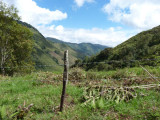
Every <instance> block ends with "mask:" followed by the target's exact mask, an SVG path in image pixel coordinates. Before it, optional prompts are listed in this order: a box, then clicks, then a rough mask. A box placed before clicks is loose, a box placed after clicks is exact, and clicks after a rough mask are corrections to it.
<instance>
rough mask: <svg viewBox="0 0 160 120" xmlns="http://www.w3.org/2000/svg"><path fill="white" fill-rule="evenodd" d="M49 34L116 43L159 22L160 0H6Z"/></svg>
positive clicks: (71, 40)
mask: <svg viewBox="0 0 160 120" xmlns="http://www.w3.org/2000/svg"><path fill="white" fill-rule="evenodd" d="M3 1H4V2H6V3H7V4H8V5H11V4H13V5H14V6H15V7H16V8H17V9H18V10H19V15H20V16H21V18H22V21H24V22H27V23H29V24H31V25H33V26H34V27H36V28H37V29H38V30H39V31H40V32H41V33H42V34H43V35H44V36H45V37H54V38H57V39H60V40H63V41H67V42H74V43H81V42H90V43H95V44H102V45H107V46H112V47H114V46H116V45H118V44H120V43H122V42H124V41H125V40H127V39H128V38H130V37H132V36H133V35H135V34H137V33H139V32H141V31H143V30H147V29H151V28H153V27H155V26H157V25H159V23H160V22H159V19H160V0H152V1H151V0H3Z"/></svg>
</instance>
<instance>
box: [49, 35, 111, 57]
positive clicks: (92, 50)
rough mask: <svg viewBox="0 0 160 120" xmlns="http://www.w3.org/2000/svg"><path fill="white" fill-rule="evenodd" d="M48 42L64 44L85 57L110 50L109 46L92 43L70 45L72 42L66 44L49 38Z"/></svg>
mask: <svg viewBox="0 0 160 120" xmlns="http://www.w3.org/2000/svg"><path fill="white" fill-rule="evenodd" d="M46 39H47V40H50V41H52V42H55V43H63V44H66V45H68V46H70V47H71V48H72V49H74V50H76V51H78V52H80V53H83V54H84V55H85V56H92V55H95V54H97V53H99V52H100V51H102V50H104V49H105V48H108V46H105V45H99V44H92V43H70V42H64V41H61V40H58V39H56V38H51V37H47V38H46Z"/></svg>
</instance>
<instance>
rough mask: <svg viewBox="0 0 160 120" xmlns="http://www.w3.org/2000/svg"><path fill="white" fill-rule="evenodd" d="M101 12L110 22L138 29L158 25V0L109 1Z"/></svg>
mask: <svg viewBox="0 0 160 120" xmlns="http://www.w3.org/2000/svg"><path fill="white" fill-rule="evenodd" d="M103 10H104V12H106V13H107V14H108V15H109V19H110V20H112V21H115V22H121V23H123V24H127V25H130V26H134V27H136V28H139V29H149V28H152V27H154V26H157V25H159V24H160V21H159V20H160V0H110V2H109V3H107V4H106V5H105V6H104V7H103Z"/></svg>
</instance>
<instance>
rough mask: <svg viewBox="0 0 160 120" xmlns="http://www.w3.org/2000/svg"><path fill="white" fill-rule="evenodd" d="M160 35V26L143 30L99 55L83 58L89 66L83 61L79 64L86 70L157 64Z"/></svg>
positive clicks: (159, 55) (159, 50)
mask: <svg viewBox="0 0 160 120" xmlns="http://www.w3.org/2000/svg"><path fill="white" fill-rule="evenodd" d="M159 36H160V26H158V27H155V28H153V29H151V30H148V31H144V32H141V33H139V34H138V35H136V36H134V37H132V38H130V39H129V40H127V41H125V42H124V43H122V44H120V45H118V46H116V47H115V48H106V49H105V50H103V51H101V52H100V53H99V54H98V55H96V56H93V57H90V58H88V59H85V60H83V62H82V63H85V64H86V63H88V64H87V66H85V65H83V64H81V63H80V64H79V66H82V67H85V68H86V70H90V69H95V70H111V69H116V68H124V67H134V66H138V65H139V64H141V65H149V66H157V65H159V62H160V61H159V58H160V44H159V43H160V37H159ZM147 59H150V60H147ZM139 60H140V61H139ZM96 62H102V63H100V64H97V63H96ZM103 62H104V63H103ZM90 63H92V64H90Z"/></svg>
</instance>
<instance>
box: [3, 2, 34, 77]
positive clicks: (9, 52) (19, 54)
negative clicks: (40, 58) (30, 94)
mask: <svg viewBox="0 0 160 120" xmlns="http://www.w3.org/2000/svg"><path fill="white" fill-rule="evenodd" d="M0 18H1V19H0V52H1V54H0V60H1V61H0V65H1V66H0V67H1V70H0V73H1V74H9V75H12V74H13V73H14V72H22V73H24V72H27V71H28V70H30V69H26V70H24V69H23V68H21V67H22V66H26V65H29V66H30V68H31V69H32V61H31V59H30V57H31V56H30V54H31V52H32V44H33V42H32V41H31V37H32V33H31V32H30V31H29V30H28V29H27V28H26V27H24V26H22V25H19V24H18V23H17V21H16V20H19V16H18V14H17V10H16V8H14V7H13V6H10V7H7V6H6V5H5V4H4V3H3V2H0Z"/></svg>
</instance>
